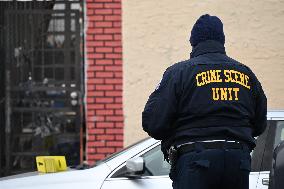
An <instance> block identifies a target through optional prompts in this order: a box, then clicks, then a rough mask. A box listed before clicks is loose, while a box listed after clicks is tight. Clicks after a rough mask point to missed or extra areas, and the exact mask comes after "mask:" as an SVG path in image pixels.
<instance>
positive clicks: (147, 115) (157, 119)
mask: <svg viewBox="0 0 284 189" xmlns="http://www.w3.org/2000/svg"><path fill="white" fill-rule="evenodd" d="M177 75H178V74H177V73H174V71H173V70H171V69H167V70H166V72H165V73H164V75H163V78H162V80H161V82H160V84H159V85H158V86H157V88H156V89H155V91H154V92H153V93H152V94H151V95H150V96H149V99H148V101H147V103H146V105H145V108H144V111H143V112H142V126H143V130H144V131H145V132H147V133H148V135H149V136H151V137H153V138H155V139H157V140H163V139H165V138H167V137H168V136H169V135H170V134H171V132H173V124H174V122H175V119H176V115H177V110H178V107H177V106H178V96H179V89H178V88H179V86H180V85H179V83H178V79H177V78H178V76H177Z"/></svg>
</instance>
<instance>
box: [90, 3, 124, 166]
mask: <svg viewBox="0 0 284 189" xmlns="http://www.w3.org/2000/svg"><path fill="white" fill-rule="evenodd" d="M86 9H87V10H86V11H87V22H88V23H87V27H88V28H87V33H86V47H87V48H86V49H87V64H88V65H86V69H87V75H86V77H87V94H86V95H87V98H86V106H87V108H86V110H87V112H86V121H87V144H86V145H87V146H86V150H87V161H88V162H89V163H91V164H92V163H94V162H95V161H98V160H100V159H102V158H104V157H105V156H106V155H108V154H111V153H114V152H116V151H117V150H120V149H121V148H122V147H123V125H124V122H123V120H124V119H123V109H122V108H123V106H122V81H123V80H122V42H121V0H87V5H86Z"/></svg>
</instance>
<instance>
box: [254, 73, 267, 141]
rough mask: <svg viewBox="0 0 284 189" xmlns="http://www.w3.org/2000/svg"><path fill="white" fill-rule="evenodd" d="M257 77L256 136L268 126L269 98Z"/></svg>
mask: <svg viewBox="0 0 284 189" xmlns="http://www.w3.org/2000/svg"><path fill="white" fill-rule="evenodd" d="M254 79H255V117H254V120H253V133H252V135H253V136H254V137H256V136H259V135H261V134H262V133H263V132H264V131H265V129H266V126H267V118H266V114H267V99H266V96H265V94H264V91H263V89H262V86H261V84H260V82H259V81H258V80H257V78H256V77H255V76H254Z"/></svg>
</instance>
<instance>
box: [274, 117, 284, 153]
mask: <svg viewBox="0 0 284 189" xmlns="http://www.w3.org/2000/svg"><path fill="white" fill-rule="evenodd" d="M283 140H284V121H278V122H277V123H276V133H275V140H274V149H275V148H276V146H277V145H278V144H279V143H280V142H281V141H283Z"/></svg>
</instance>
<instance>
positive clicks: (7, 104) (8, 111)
mask: <svg viewBox="0 0 284 189" xmlns="http://www.w3.org/2000/svg"><path fill="white" fill-rule="evenodd" d="M9 16H10V15H9V14H8V13H6V14H5V19H6V23H7V28H8V31H9V29H10V23H9V19H8V18H9ZM9 41H10V35H9V33H8V35H7V37H6V49H10V48H9ZM8 53H9V52H8ZM6 69H7V70H6V94H5V96H6V101H5V107H6V108H5V109H6V123H5V134H6V147H5V153H6V158H5V162H6V167H5V174H8V173H9V171H10V132H11V120H10V116H11V108H10V56H7V61H6Z"/></svg>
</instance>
